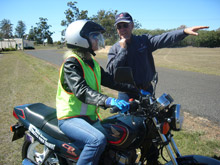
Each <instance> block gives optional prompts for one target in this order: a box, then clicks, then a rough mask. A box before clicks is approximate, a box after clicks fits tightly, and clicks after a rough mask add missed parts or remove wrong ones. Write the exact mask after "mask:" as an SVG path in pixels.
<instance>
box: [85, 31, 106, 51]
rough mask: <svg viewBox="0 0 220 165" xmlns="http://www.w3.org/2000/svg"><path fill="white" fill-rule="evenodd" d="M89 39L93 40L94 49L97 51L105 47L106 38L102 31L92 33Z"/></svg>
mask: <svg viewBox="0 0 220 165" xmlns="http://www.w3.org/2000/svg"><path fill="white" fill-rule="evenodd" d="M89 39H90V41H91V44H92V50H93V51H97V50H99V49H101V48H103V47H105V44H104V38H103V35H102V34H101V33H97V32H94V33H91V34H90V36H89Z"/></svg>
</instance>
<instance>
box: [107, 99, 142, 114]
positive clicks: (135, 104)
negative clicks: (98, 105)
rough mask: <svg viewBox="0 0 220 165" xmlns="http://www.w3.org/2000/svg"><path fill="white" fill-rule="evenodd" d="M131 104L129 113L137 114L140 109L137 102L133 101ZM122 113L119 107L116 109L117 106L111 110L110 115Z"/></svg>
mask: <svg viewBox="0 0 220 165" xmlns="http://www.w3.org/2000/svg"><path fill="white" fill-rule="evenodd" d="M129 103H130V108H129V110H128V111H129V112H135V111H136V110H137V108H138V104H137V102H135V101H131V102H129ZM120 111H121V110H120V109H119V108H118V107H116V106H114V107H111V108H110V113H117V112H120Z"/></svg>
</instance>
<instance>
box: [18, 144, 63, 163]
mask: <svg viewBox="0 0 220 165" xmlns="http://www.w3.org/2000/svg"><path fill="white" fill-rule="evenodd" d="M45 149H46V146H44V145H42V144H40V143H39V142H38V141H34V142H33V143H31V142H30V141H28V140H25V141H24V143H23V146H22V160H24V159H28V160H30V161H31V162H32V163H35V164H39V163H41V162H42V159H43V156H44V153H45ZM44 164H46V165H59V164H66V163H65V161H64V160H63V158H61V157H59V156H58V155H57V154H56V153H52V154H51V155H50V156H49V157H48V158H47V160H46V161H45V163H44Z"/></svg>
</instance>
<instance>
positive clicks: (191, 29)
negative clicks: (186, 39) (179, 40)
mask: <svg viewBox="0 0 220 165" xmlns="http://www.w3.org/2000/svg"><path fill="white" fill-rule="evenodd" d="M206 28H209V26H193V27H189V28H185V29H184V32H185V33H186V34H189V35H194V36H198V33H196V32H197V31H198V30H200V29H206Z"/></svg>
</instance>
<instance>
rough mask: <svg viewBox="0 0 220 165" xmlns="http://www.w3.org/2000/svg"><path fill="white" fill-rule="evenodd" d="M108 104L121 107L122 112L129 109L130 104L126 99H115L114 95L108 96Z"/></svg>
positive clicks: (106, 102)
mask: <svg viewBox="0 0 220 165" xmlns="http://www.w3.org/2000/svg"><path fill="white" fill-rule="evenodd" d="M105 104H106V105H107V106H111V107H112V106H116V107H118V108H119V109H120V111H121V112H122V113H125V112H127V111H128V110H129V108H130V104H129V103H128V102H126V101H124V100H119V99H115V98H112V97H108V98H107V99H106V101H105Z"/></svg>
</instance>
